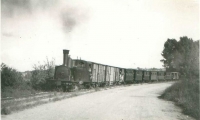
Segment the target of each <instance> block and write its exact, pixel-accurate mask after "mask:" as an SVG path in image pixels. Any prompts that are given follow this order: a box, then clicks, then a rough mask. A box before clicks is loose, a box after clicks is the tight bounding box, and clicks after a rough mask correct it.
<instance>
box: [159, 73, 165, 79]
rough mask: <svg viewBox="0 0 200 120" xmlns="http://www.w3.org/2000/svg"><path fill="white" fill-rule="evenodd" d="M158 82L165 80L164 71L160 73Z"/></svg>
mask: <svg viewBox="0 0 200 120" xmlns="http://www.w3.org/2000/svg"><path fill="white" fill-rule="evenodd" d="M158 80H160V81H162V80H165V72H164V71H158Z"/></svg>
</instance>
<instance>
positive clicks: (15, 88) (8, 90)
mask: <svg viewBox="0 0 200 120" xmlns="http://www.w3.org/2000/svg"><path fill="white" fill-rule="evenodd" d="M34 92H35V91H34V90H33V89H32V87H31V86H30V83H29V81H25V80H24V79H23V77H22V74H21V73H20V72H18V71H17V70H15V69H13V68H11V67H8V66H7V65H5V64H4V63H2V64H1V97H2V98H5V97H21V96H24V95H30V94H32V93H34Z"/></svg>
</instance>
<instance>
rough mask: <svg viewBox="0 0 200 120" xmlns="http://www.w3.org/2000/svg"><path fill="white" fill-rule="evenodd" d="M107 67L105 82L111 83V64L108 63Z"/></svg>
mask: <svg viewBox="0 0 200 120" xmlns="http://www.w3.org/2000/svg"><path fill="white" fill-rule="evenodd" d="M105 68H106V75H105V78H106V80H105V82H106V85H110V74H111V68H110V66H107V65H106V66H105Z"/></svg>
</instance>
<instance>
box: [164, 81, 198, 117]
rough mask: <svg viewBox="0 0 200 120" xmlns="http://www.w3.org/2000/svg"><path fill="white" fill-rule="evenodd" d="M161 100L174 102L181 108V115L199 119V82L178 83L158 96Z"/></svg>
mask: <svg viewBox="0 0 200 120" xmlns="http://www.w3.org/2000/svg"><path fill="white" fill-rule="evenodd" d="M160 97H161V98H163V99H166V100H170V101H174V102H175V103H176V104H177V105H178V106H181V107H182V108H183V113H185V114H187V115H190V116H192V117H194V118H196V119H199V113H200V110H199V80H198V79H185V80H182V81H178V82H177V83H175V84H174V85H172V86H171V87H169V88H168V89H166V90H165V92H164V93H163V94H162V95H161V96H160Z"/></svg>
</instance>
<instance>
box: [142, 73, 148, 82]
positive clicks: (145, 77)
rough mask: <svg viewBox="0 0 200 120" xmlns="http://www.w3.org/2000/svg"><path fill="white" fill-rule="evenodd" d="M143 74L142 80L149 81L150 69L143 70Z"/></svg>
mask: <svg viewBox="0 0 200 120" xmlns="http://www.w3.org/2000/svg"><path fill="white" fill-rule="evenodd" d="M143 75H144V77H143V80H144V81H145V82H149V81H150V71H144V72H143Z"/></svg>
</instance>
